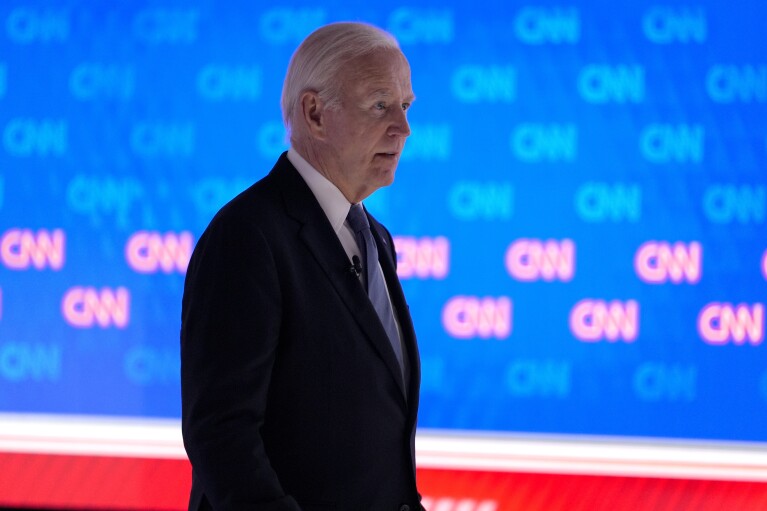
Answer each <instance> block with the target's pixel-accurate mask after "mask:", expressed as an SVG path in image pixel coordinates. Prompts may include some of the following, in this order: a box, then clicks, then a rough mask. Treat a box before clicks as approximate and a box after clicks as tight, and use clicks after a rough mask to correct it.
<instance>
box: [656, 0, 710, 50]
mask: <svg viewBox="0 0 767 511" xmlns="http://www.w3.org/2000/svg"><path fill="white" fill-rule="evenodd" d="M642 31H643V32H644V35H645V37H646V38H647V40H648V41H650V42H653V43H655V44H671V43H683V44H687V43H699V44H702V43H705V42H706V36H707V35H708V23H707V22H706V14H705V13H704V12H703V9H701V8H700V7H680V8H673V7H665V6H663V7H662V6H655V7H652V8H650V9H649V10H648V11H647V12H646V13H645V14H644V16H642Z"/></svg>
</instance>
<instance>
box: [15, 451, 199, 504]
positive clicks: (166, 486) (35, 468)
mask: <svg viewBox="0 0 767 511" xmlns="http://www.w3.org/2000/svg"><path fill="white" fill-rule="evenodd" d="M191 484H192V475H191V467H190V465H189V462H188V461H187V460H167V459H142V458H117V457H106V456H69V455H50V454H18V453H0V505H3V506H19V507H39V508H54V509H55V508H64V509H114V510H149V509H151V510H156V511H165V510H181V509H186V502H187V499H188V497H189V487H190V486H191Z"/></svg>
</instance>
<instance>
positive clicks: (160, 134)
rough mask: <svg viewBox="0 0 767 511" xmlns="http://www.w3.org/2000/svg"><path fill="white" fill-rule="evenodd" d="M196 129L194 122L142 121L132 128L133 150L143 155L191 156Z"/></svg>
mask: <svg viewBox="0 0 767 511" xmlns="http://www.w3.org/2000/svg"><path fill="white" fill-rule="evenodd" d="M194 135H195V129H194V124H192V123H168V124H165V123H151V122H140V123H137V124H136V125H134V126H133V129H132V130H131V137H130V145H131V149H133V152H134V153H135V154H137V155H139V156H143V157H150V158H151V157H157V156H173V157H175V156H191V155H192V153H193V152H194V145H195V140H194Z"/></svg>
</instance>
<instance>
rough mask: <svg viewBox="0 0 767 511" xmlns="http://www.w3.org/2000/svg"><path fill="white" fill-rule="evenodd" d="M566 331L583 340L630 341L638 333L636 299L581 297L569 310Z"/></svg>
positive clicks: (634, 338) (637, 306)
mask: <svg viewBox="0 0 767 511" xmlns="http://www.w3.org/2000/svg"><path fill="white" fill-rule="evenodd" d="M570 331H571V332H572V333H573V335H574V336H575V337H576V338H577V339H579V340H581V341H584V342H597V341H601V340H604V339H606V340H608V341H610V342H616V341H618V340H623V341H625V342H634V341H635V340H636V338H637V336H638V335H639V304H638V303H637V302H636V300H628V301H626V302H621V301H619V300H613V301H611V302H606V301H604V300H592V299H586V300H581V301H580V302H578V303H576V304H575V306H574V307H573V308H572V310H571V311H570Z"/></svg>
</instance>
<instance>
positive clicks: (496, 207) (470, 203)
mask: <svg viewBox="0 0 767 511" xmlns="http://www.w3.org/2000/svg"><path fill="white" fill-rule="evenodd" d="M447 200H448V204H449V206H450V211H451V212H452V213H453V216H454V217H455V218H457V219H458V220H509V219H510V218H511V217H512V215H513V214H514V186H513V185H512V184H511V183H503V182H501V183H497V182H492V181H490V182H481V181H458V182H457V183H455V184H454V185H453V186H452V188H451V189H450V191H449V192H448V199H447Z"/></svg>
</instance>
